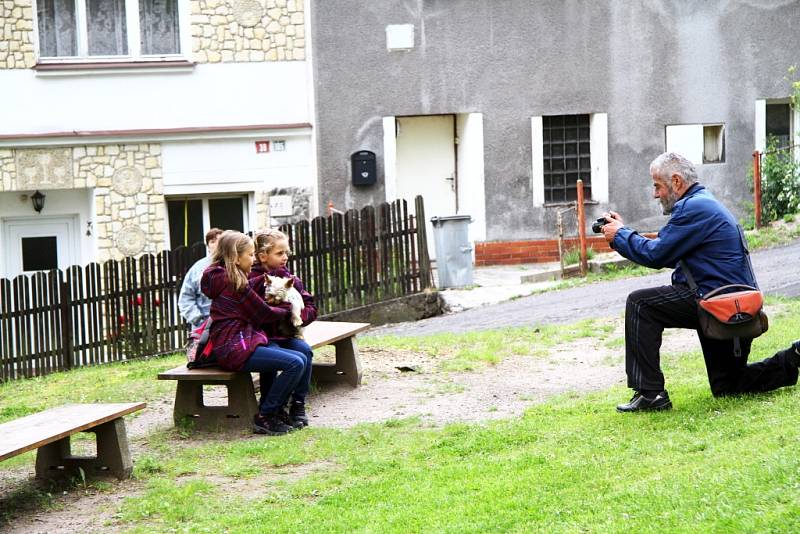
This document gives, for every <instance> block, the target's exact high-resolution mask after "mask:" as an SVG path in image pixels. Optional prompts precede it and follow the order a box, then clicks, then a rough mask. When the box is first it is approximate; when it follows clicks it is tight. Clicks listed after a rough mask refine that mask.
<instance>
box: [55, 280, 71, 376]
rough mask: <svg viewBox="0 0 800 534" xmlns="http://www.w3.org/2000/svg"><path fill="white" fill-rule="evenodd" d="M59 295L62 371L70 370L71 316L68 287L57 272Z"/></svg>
mask: <svg viewBox="0 0 800 534" xmlns="http://www.w3.org/2000/svg"><path fill="white" fill-rule="evenodd" d="M58 278H59V280H58V285H59V293H60V301H61V302H60V303H59V305H60V308H61V342H62V343H63V355H64V369H67V370H68V369H72V359H73V358H72V314H71V313H70V309H69V308H70V306H69V304H70V297H69V286H68V284H67V282H66V280H65V279H64V278H62V277H61V271H59V277H58Z"/></svg>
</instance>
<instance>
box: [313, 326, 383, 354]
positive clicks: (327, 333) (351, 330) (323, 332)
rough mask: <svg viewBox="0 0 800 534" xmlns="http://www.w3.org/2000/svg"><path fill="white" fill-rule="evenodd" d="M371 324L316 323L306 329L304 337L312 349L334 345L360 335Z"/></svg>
mask: <svg viewBox="0 0 800 534" xmlns="http://www.w3.org/2000/svg"><path fill="white" fill-rule="evenodd" d="M370 326H371V325H370V323H346V322H344V321H341V322H340V321H336V322H333V321H314V322H313V323H311V324H310V325H308V326H307V327H305V329H304V332H303V336H304V337H305V339H306V343H308V344H309V345H311V348H312V349H316V348H319V347H322V346H324V345H332V344H334V343H335V342H337V341H339V340H340V339H344V338H347V337H350V336H354V335H356V334H360V333H361V332H363V331H364V330H367V329H368V328H369V327H370Z"/></svg>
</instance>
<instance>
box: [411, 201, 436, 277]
mask: <svg viewBox="0 0 800 534" xmlns="http://www.w3.org/2000/svg"><path fill="white" fill-rule="evenodd" d="M414 208H415V211H416V214H417V250H418V251H419V281H420V286H422V289H427V288H429V287H433V276H432V272H431V257H430V255H429V254H428V226H427V221H426V220H425V202H424V200H423V199H422V195H417V196H416V198H415V199H414Z"/></svg>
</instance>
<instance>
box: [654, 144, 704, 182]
mask: <svg viewBox="0 0 800 534" xmlns="http://www.w3.org/2000/svg"><path fill="white" fill-rule="evenodd" d="M654 173H655V175H656V176H658V177H659V178H660V179H661V180H663V181H664V182H666V183H669V180H670V177H671V176H672V175H673V174H679V175H680V176H682V177H683V181H684V182H686V184H687V185H692V184H693V183H695V182H697V170H696V169H695V168H694V165H692V162H691V161H689V160H688V159H686V158H684V157H683V156H681V155H680V154H678V153H676V152H664V153H663V154H661V155H660V156H658V157H657V158H656V159H654V160H653V162H652V163H651V164H650V174H654Z"/></svg>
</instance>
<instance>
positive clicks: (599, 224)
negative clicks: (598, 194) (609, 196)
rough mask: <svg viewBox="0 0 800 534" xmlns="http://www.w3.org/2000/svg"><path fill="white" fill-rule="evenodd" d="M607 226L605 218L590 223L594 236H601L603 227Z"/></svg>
mask: <svg viewBox="0 0 800 534" xmlns="http://www.w3.org/2000/svg"><path fill="white" fill-rule="evenodd" d="M607 224H608V221H607V220H606V218H605V217H600V218H599V219H597V220H596V221H595V222H593V223H592V232H594V233H596V234H602V233H603V226H605V225H607Z"/></svg>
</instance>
